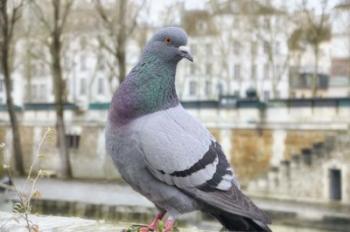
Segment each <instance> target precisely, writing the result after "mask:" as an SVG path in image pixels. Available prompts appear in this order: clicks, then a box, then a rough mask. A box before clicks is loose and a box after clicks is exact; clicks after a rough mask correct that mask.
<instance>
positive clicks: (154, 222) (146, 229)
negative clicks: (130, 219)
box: [139, 211, 166, 232]
mask: <svg viewBox="0 0 350 232" xmlns="http://www.w3.org/2000/svg"><path fill="white" fill-rule="evenodd" d="M165 213H166V212H165V211H164V212H160V213H158V214H157V215H156V216H155V217H154V218H153V220H152V221H151V223H150V224H149V225H147V226H142V227H140V228H139V232H149V231H156V230H157V226H158V223H159V221H160V220H162V218H163V217H164V215H165Z"/></svg>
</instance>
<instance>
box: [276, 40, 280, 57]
mask: <svg viewBox="0 0 350 232" xmlns="http://www.w3.org/2000/svg"><path fill="white" fill-rule="evenodd" d="M275 52H276V54H277V55H278V54H281V43H280V42H276V43H275Z"/></svg>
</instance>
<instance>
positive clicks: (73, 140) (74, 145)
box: [66, 134, 80, 149]
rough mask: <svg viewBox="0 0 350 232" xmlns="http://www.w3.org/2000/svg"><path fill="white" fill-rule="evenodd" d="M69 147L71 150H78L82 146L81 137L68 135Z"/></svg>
mask: <svg viewBox="0 0 350 232" xmlns="http://www.w3.org/2000/svg"><path fill="white" fill-rule="evenodd" d="M66 143H67V147H68V148H70V149H78V148H79V144H80V135H71V134H67V135H66Z"/></svg>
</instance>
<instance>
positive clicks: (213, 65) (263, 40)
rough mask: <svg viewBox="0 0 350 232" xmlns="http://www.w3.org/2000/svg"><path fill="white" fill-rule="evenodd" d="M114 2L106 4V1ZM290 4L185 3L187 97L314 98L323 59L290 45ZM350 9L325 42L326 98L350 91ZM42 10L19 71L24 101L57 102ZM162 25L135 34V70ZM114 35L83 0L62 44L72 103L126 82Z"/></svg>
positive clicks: (23, 31)
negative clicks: (108, 45) (112, 47)
mask: <svg viewBox="0 0 350 232" xmlns="http://www.w3.org/2000/svg"><path fill="white" fill-rule="evenodd" d="M44 2H45V1H42V2H41V3H42V4H44ZM113 3H114V1H109V0H108V1H103V4H105V5H106V6H108V4H113ZM284 4H286V3H285V1H282V0H273V1H272V0H271V1H262V0H247V1H227V0H217V1H208V2H207V3H206V5H204V7H202V8H201V9H191V10H189V9H186V8H185V7H184V5H182V4H178V7H177V9H176V10H177V11H178V12H180V16H181V19H180V20H179V21H180V24H181V25H182V26H183V27H184V28H185V30H186V31H187V32H188V34H189V46H190V48H191V51H192V53H193V56H194V59H195V61H194V63H190V62H181V64H180V65H179V68H178V74H177V80H176V85H177V90H178V94H179V97H180V98H181V99H182V100H184V101H189V100H190V101H192V100H217V99H219V96H220V95H230V96H234V97H236V98H244V97H246V95H247V92H252V91H255V92H256V95H257V97H258V98H259V99H262V100H264V101H266V100H269V99H276V98H288V97H292V98H293V97H298V98H301V97H310V96H311V91H310V89H311V80H312V76H313V72H314V71H313V70H314V63H315V58H314V55H313V52H312V49H311V48H310V46H305V47H302V48H301V51H302V55H300V56H299V55H298V54H297V53H296V52H295V51H294V50H292V48H291V47H290V44H289V43H290V36H291V35H293V34H292V31H293V30H295V29H296V28H297V26H298V25H296V22H295V21H292V20H290V15H288V14H289V12H288V11H287V6H286V5H284ZM111 9H113V7H111ZM349 12H350V10H349V3H348V1H344V2H342V3H341V4H339V5H337V6H336V7H335V8H334V9H333V11H332V14H331V17H330V19H331V22H332V23H331V27H332V37H331V38H330V39H328V40H325V41H324V42H322V43H321V45H320V57H319V69H318V70H319V71H318V75H317V83H318V94H317V96H318V97H336V96H337V97H343V96H349V92H350V90H349V89H350V87H349V86H350V77H349V76H350V74H349V73H350V70H349V69H350V68H349V67H350V65H349V64H350V49H349V47H350V46H349V43H350V42H349V40H350V36H349V34H350V32H349V29H348V28H350V27H349V25H348V24H349V21H350V20H349V17H350V16H349V15H350V13H349ZM34 13H35V10H34V9H31V8H30V7H26V8H25V12H24V14H23V19H24V20H23V21H22V22H21V26H20V28H19V30H18V33H17V34H16V36H17V37H16V56H15V58H16V61H15V62H14V63H15V65H14V67H15V69H14V72H13V79H14V89H13V96H14V100H15V104H16V105H22V104H23V103H53V102H54V95H53V84H52V77H51V70H50V66H49V61H50V56H49V51H48V48H47V46H45V45H43V42H44V43H45V41H46V42H49V41H47V38H48V35H47V33H45V32H44V31H43V30H42V29H40V27H39V26H38V25H40V23H39V22H38V19H37V17H36V16H35V15H34ZM327 17H329V16H328V15H327ZM292 18H294V19H302V20H305V19H304V18H305V15H303V13H302V12H295V14H294V15H293V16H292ZM302 20H301V21H302ZM299 21H300V20H299ZM139 23H142V22H139ZM346 23H347V24H346ZM141 28H142V30H141ZM155 30H156V28H154V27H153V26H152V25H146V24H145V25H142V26H141V27H139V29H138V30H137V31H136V32H135V33H134V34H133V35H132V36H130V37H129V39H128V41H127V48H126V51H127V52H126V55H127V58H126V61H127V70H130V69H131V68H132V67H133V66H134V65H135V64H136V62H137V60H138V58H139V55H140V52H141V51H142V48H143V45H144V42H145V40H146V39H147V38H148V37H149V36H150V35H151V34H152V33H153V32H154V31H155ZM108 36H109V35H108V32H107V31H106V30H105V29H104V28H103V27H102V25H101V20H100V19H99V16H98V15H97V12H96V8H95V4H94V3H92V2H91V1H89V0H80V1H75V2H74V5H73V9H72V12H71V15H70V20H69V24H68V27H67V29H66V30H65V33H64V39H65V41H68V43H65V45H64V47H63V49H62V53H63V54H62V67H63V72H64V73H63V76H64V78H65V84H66V90H67V92H66V99H67V102H70V103H74V104H77V105H78V106H79V107H80V108H82V109H87V108H88V105H89V104H90V103H105V102H108V101H109V100H110V99H111V95H112V93H113V91H114V89H115V88H116V86H117V85H118V81H117V78H118V67H117V65H116V62H115V57H114V56H113V55H112V54H111V53H110V52H108V51H107V50H106V49H103V48H102V45H101V43H100V41H101V40H104V41H107V42H108V41H109V40H108ZM109 39H110V38H109ZM109 42H112V41H109ZM4 92H5V91H4V85H3V81H2V79H1V77H0V103H2V104H5V100H6V99H5V93H4Z"/></svg>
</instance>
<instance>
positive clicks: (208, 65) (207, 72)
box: [205, 63, 212, 75]
mask: <svg viewBox="0 0 350 232" xmlns="http://www.w3.org/2000/svg"><path fill="white" fill-rule="evenodd" d="M205 69H206V72H205V74H206V75H211V74H212V64H210V63H208V64H207V65H206V66H205Z"/></svg>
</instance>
